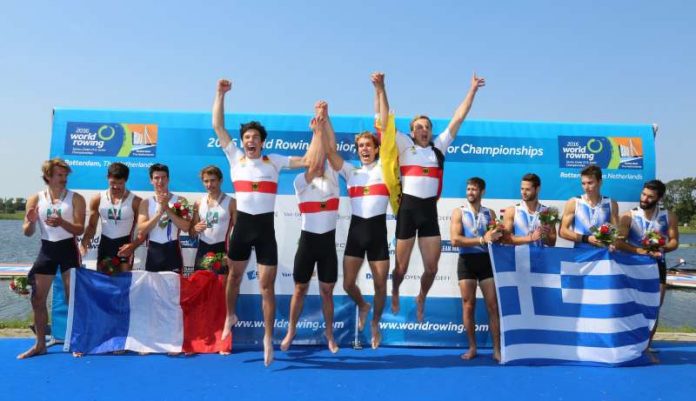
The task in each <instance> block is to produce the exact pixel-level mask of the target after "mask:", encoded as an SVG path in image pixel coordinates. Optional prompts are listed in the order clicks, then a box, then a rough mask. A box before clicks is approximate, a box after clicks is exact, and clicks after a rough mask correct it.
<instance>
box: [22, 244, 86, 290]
mask: <svg viewBox="0 0 696 401" xmlns="http://www.w3.org/2000/svg"><path fill="white" fill-rule="evenodd" d="M80 266H82V260H81V259H80V251H79V250H78V248H77V241H76V240H75V238H66V239H64V240H60V241H47V240H43V239H42V240H41V249H40V250H39V255H38V256H37V257H36V261H34V265H32V267H31V270H29V275H28V276H29V280H30V281H31V280H32V278H33V276H34V274H46V275H50V276H55V274H56V272H57V271H58V268H60V272H61V273H65V272H66V271H67V270H68V269H71V268H73V267H80Z"/></svg>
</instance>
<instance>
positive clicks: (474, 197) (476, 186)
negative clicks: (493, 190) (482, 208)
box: [466, 177, 486, 203]
mask: <svg viewBox="0 0 696 401" xmlns="http://www.w3.org/2000/svg"><path fill="white" fill-rule="evenodd" d="M485 192H486V181H484V180H483V178H479V177H471V178H469V179H468V180H467V181H466V200H468V201H469V203H475V202H479V201H481V198H482V197H483V194H484V193H485Z"/></svg>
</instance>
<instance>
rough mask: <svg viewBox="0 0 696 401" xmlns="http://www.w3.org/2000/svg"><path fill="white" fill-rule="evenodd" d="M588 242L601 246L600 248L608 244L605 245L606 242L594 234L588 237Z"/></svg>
mask: <svg viewBox="0 0 696 401" xmlns="http://www.w3.org/2000/svg"><path fill="white" fill-rule="evenodd" d="M587 242H588V243H589V244H590V245H594V246H596V247H599V248H605V247H606V245H604V242H602V241H599V240H598V239H597V238H596V237H595V236H594V235H590V236H589V237H587Z"/></svg>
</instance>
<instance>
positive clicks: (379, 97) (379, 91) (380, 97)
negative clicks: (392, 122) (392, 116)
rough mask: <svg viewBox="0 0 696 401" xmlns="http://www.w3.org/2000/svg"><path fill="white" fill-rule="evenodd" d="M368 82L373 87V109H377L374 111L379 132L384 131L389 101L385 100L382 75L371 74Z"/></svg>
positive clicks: (381, 73) (385, 93) (385, 90)
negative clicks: (377, 117)
mask: <svg viewBox="0 0 696 401" xmlns="http://www.w3.org/2000/svg"><path fill="white" fill-rule="evenodd" d="M370 81H372V85H374V87H375V108H376V109H377V110H375V111H376V112H377V114H378V115H379V127H380V130H384V129H385V128H386V127H387V120H388V119H389V100H388V99H387V89H386V86H385V84H384V73H383V72H375V73H372V75H370Z"/></svg>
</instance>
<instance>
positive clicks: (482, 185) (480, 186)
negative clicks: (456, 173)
mask: <svg viewBox="0 0 696 401" xmlns="http://www.w3.org/2000/svg"><path fill="white" fill-rule="evenodd" d="M472 184H473V185H476V186H477V187H478V189H479V190H481V191H483V190H484V189H486V181H484V180H483V178H479V177H471V178H469V179H468V180H467V182H466V185H472Z"/></svg>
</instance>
